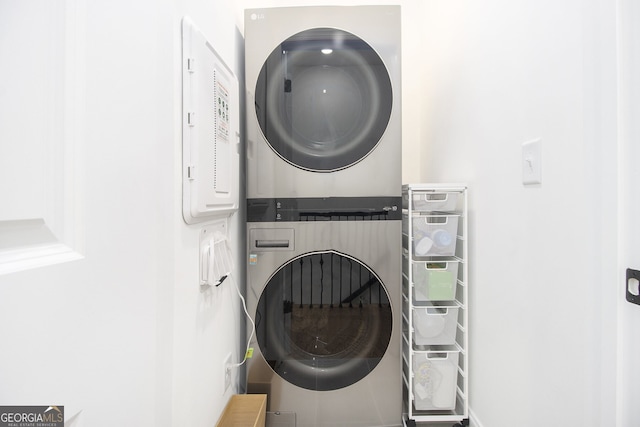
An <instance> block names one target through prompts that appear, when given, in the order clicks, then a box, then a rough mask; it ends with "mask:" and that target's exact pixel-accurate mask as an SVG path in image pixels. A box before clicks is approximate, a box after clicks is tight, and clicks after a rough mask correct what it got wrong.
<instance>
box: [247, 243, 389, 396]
mask: <svg viewBox="0 0 640 427" xmlns="http://www.w3.org/2000/svg"><path fill="white" fill-rule="evenodd" d="M391 329H392V316H391V305H390V302H389V297H388V295H387V292H386V289H385V287H384V286H383V284H382V283H381V282H380V279H379V278H378V277H377V276H376V275H375V273H374V272H373V271H371V270H370V269H369V268H368V267H367V266H366V265H364V264H363V263H361V262H359V261H357V260H356V259H354V258H351V257H348V256H346V255H344V254H340V253H337V252H333V251H329V252H316V253H312V254H307V255H304V256H302V257H299V258H296V259H294V260H292V261H290V262H288V263H287V264H285V265H284V266H283V267H281V268H280V269H279V270H278V271H277V272H276V273H275V274H274V275H273V276H272V278H271V279H270V280H269V282H268V284H267V285H266V287H265V289H264V291H263V293H262V295H261V297H260V300H259V302H258V307H257V312H256V334H257V340H258V345H259V346H260V350H261V352H262V355H263V356H264V358H265V359H266V361H267V363H268V364H269V365H270V366H271V368H272V369H273V370H274V371H275V372H276V373H277V374H278V375H280V376H281V377H282V378H283V379H285V380H287V381H288V382H290V383H292V384H295V385H297V386H299V387H303V388H306V389H309V390H336V389H340V388H343V387H347V386H349V385H351V384H354V383H356V382H358V381H360V380H361V379H362V378H364V377H365V376H367V374H369V373H370V372H371V371H372V370H373V369H374V368H375V367H376V366H377V365H378V363H379V362H380V360H381V359H382V357H383V356H384V354H385V352H386V350H387V347H388V346H389V341H390V339H391Z"/></svg>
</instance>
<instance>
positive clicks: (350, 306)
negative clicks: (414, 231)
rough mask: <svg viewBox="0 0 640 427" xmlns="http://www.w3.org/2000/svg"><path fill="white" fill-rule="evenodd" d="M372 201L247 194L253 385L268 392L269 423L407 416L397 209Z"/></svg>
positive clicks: (386, 422)
mask: <svg viewBox="0 0 640 427" xmlns="http://www.w3.org/2000/svg"><path fill="white" fill-rule="evenodd" d="M360 202H362V199H361V200H360ZM369 202H370V204H369V208H370V209H364V207H363V206H361V207H362V209H358V210H357V211H356V212H352V213H349V212H344V211H343V212H339V213H335V212H333V213H326V211H323V210H322V209H323V208H324V207H325V205H324V204H323V203H320V202H318V200H317V199H309V200H306V201H305V203H302V204H300V205H298V206H297V207H292V206H282V205H281V206H280V207H278V206H272V207H271V208H273V209H271V208H265V206H263V205H254V204H252V203H251V202H250V205H249V212H248V217H249V223H248V229H247V232H248V251H249V254H248V255H249V257H248V265H247V307H248V310H249V314H250V315H251V316H252V318H253V319H254V321H255V334H254V336H253V338H252V340H251V347H252V348H253V349H254V353H253V357H252V358H250V359H248V362H247V391H248V392H249V393H266V394H267V395H268V406H267V411H268V417H267V419H268V421H267V426H276V425H277V426H283V427H285V426H286V427H295V426H298V427H301V426H304V427H321V426H326V427H328V426H332V427H335V426H361V427H365V426H366V427H374V426H399V425H400V424H401V413H402V408H401V395H402V393H401V359H400V325H401V318H400V316H401V302H400V300H401V280H400V278H401V266H400V264H401V258H400V256H398V254H397V248H399V247H400V245H401V237H400V236H401V221H400V220H399V217H400V211H397V210H385V209H384V207H385V206H386V205H388V204H390V203H395V202H398V200H397V199H395V198H390V199H389V200H383V199H380V198H374V199H371V200H369ZM377 203H381V205H380V206H377V205H376V204H377ZM314 204H317V205H316V206H313V205H314ZM276 217H280V218H283V217H284V218H285V219H286V221H277V220H276V219H275V218H276ZM249 332H251V330H249Z"/></svg>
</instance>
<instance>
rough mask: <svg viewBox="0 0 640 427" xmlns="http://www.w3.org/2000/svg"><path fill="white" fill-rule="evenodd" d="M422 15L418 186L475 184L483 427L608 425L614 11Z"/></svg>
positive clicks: (460, 6)
mask: <svg viewBox="0 0 640 427" xmlns="http://www.w3.org/2000/svg"><path fill="white" fill-rule="evenodd" d="M423 10H424V13H423V14H422V15H423V16H426V17H427V18H426V20H425V22H424V25H423V28H424V33H423V34H424V39H423V46H424V48H423V49H422V50H421V51H420V55H421V57H422V67H421V70H422V73H423V76H424V81H423V92H422V94H423V97H424V109H423V111H422V127H421V138H420V141H421V144H420V145H419V146H416V147H415V148H416V150H419V151H420V157H421V159H422V165H423V167H422V168H420V170H419V171H415V172H414V174H415V175H417V174H419V179H420V180H423V181H436V182H443V181H444V182H451V181H453V182H457V181H463V182H468V183H469V189H470V208H471V212H470V226H469V227H470V235H471V242H470V255H469V256H470V260H471V262H470V272H471V277H470V283H471V287H470V301H471V308H470V325H471V326H470V328H471V331H470V337H471V343H470V350H471V356H470V363H471V366H470V370H471V377H470V384H471V385H470V386H471V399H470V402H471V407H472V410H473V412H474V415H475V418H476V419H475V421H476V422H477V424H478V425H483V426H486V427H502V426H507V425H513V424H514V423H516V424H518V425H520V426H531V427H534V426H535V427H537V426H542V425H549V426H551V425H554V426H556V425H557V426H560V425H581V426H601V425H614V424H615V382H614V377H615V338H614V337H615V291H616V275H615V273H616V272H615V265H616V240H615V234H616V225H615V218H616V216H615V205H616V197H615V183H616V176H615V175H616V173H615V170H616V169H615V159H616V144H615V138H616V115H615V114H616V98H615V93H616V69H615V42H616V40H615V12H616V11H615V4H613V3H611V4H607V3H606V2H600V1H598V0H594V1H587V2H585V1H578V0H576V1H566V2H560V3H558V2H552V1H542V2H541V1H529V0H519V1H515V2H514V1H503V0H485V1H482V2H473V1H461V2H447V1H441V0H429V1H427V2H425V3H424V9H423ZM535 138H541V141H542V158H543V161H542V165H543V166H542V185H539V186H532V187H525V186H523V184H522V182H521V144H522V143H523V142H526V141H529V140H532V139H535ZM404 143H405V144H410V143H411V142H410V141H407V140H406V139H405V141H404ZM611 184H613V185H611Z"/></svg>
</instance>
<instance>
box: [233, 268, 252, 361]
mask: <svg viewBox="0 0 640 427" xmlns="http://www.w3.org/2000/svg"><path fill="white" fill-rule="evenodd" d="M229 276H230V274H227V277H229ZM231 278H232V280H233V276H231ZM233 284H234V285H235V287H236V292H238V296H239V297H240V300H241V301H242V308H243V309H244V314H245V315H246V316H247V319H249V322H251V334H249V340H248V341H247V349H246V350H245V351H244V359H242V362H240V363H234V364H233V365H229V366H228V367H227V370H231V369H233V368H237V367H239V366H242V365H243V364H244V362H246V361H247V353H248V352H249V346H250V345H251V339H252V338H253V331H254V330H255V328H256V324H255V323H254V322H253V319H252V318H251V316H250V315H249V312H248V311H247V304H246V302H245V300H244V297H243V296H242V294H241V293H240V289H239V288H238V284H237V283H236V281H235V280H233Z"/></svg>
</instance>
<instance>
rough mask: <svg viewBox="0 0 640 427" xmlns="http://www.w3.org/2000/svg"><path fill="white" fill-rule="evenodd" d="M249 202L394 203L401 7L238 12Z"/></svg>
mask: <svg viewBox="0 0 640 427" xmlns="http://www.w3.org/2000/svg"><path fill="white" fill-rule="evenodd" d="M245 72H246V76H245V77H246V82H247V83H246V84H247V106H248V108H247V110H248V114H247V141H248V144H247V197H248V198H254V199H257V198H267V199H269V198H301V197H353V196H358V197H362V196H389V195H399V194H400V188H401V108H400V104H401V98H400V91H401V90H400V89H401V88H400V75H401V69H400V7H399V6H322V7H285V8H267V9H250V10H247V11H246V12H245Z"/></svg>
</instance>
